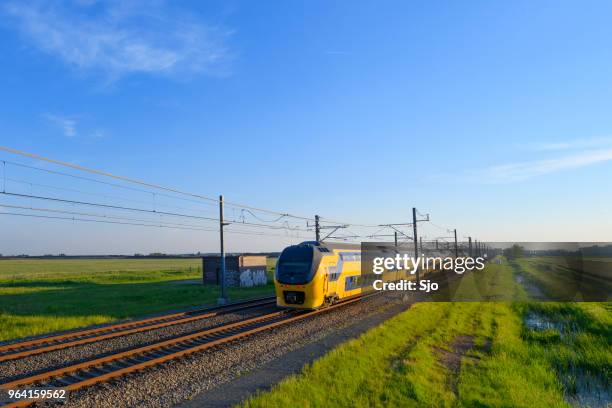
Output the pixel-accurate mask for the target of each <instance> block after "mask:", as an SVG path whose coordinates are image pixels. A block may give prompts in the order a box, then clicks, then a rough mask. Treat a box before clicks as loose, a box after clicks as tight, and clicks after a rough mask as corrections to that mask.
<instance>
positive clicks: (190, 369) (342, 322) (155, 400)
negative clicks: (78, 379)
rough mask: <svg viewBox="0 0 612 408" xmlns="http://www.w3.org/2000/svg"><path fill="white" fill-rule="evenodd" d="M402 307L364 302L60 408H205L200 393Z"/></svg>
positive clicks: (99, 389) (383, 298)
mask: <svg viewBox="0 0 612 408" xmlns="http://www.w3.org/2000/svg"><path fill="white" fill-rule="evenodd" d="M407 307H408V303H407V302H405V301H402V300H401V298H400V297H398V296H396V295H393V294H384V295H379V296H375V297H372V298H368V299H365V300H362V301H360V302H357V303H355V304H352V305H347V306H344V307H340V308H338V309H335V310H330V311H329V312H326V313H322V314H319V315H316V316H314V317H312V318H307V319H305V320H301V321H298V322H294V323H291V324H288V325H287V326H281V327H278V328H276V329H273V330H271V331H265V332H262V333H259V334H256V335H253V336H250V337H247V338H244V339H241V340H239V341H236V342H232V343H229V344H226V345H221V346H218V347H215V348H213V349H210V350H207V351H203V352H198V353H195V354H192V355H188V356H186V357H183V358H180V359H177V360H172V361H169V362H167V363H165V364H162V365H160V366H156V367H152V368H149V369H146V370H143V371H142V372H138V373H133V374H129V375H127V376H125V377H121V378H119V379H116V380H113V381H111V382H109V383H105V384H101V385H97V386H92V387H89V388H87V389H84V390H80V391H76V392H74V393H72V394H71V395H70V398H69V400H68V402H67V403H66V405H65V406H67V407H91V406H97V407H128V406H129V407H132V406H138V407H168V406H174V405H178V404H181V403H183V404H185V403H187V402H188V401H190V400H193V399H195V400H196V401H198V404H197V405H196V406H202V405H206V404H205V403H204V402H205V401H206V398H205V395H206V394H205V393H206V392H208V391H211V390H214V389H215V388H216V387H219V386H221V385H223V384H228V383H230V382H231V381H232V380H235V379H236V378H238V377H241V376H245V375H247V374H248V373H249V372H254V371H255V370H257V369H259V368H260V367H262V366H264V365H265V364H266V363H269V362H272V361H274V360H279V361H281V359H287V358H291V352H292V351H294V350H297V349H300V348H302V347H304V346H306V345H308V344H311V343H313V342H316V341H318V340H321V339H323V338H325V337H328V336H330V335H333V333H342V331H343V330H344V329H345V328H347V327H348V326H350V325H353V324H356V323H358V322H359V321H362V320H363V319H366V318H367V317H368V316H371V315H374V314H378V313H384V311H386V310H389V309H390V308H395V309H396V312H399V311H401V310H405V309H406V308H407ZM296 364H297V365H296ZM293 365H294V366H295V367H297V366H301V365H300V361H297V362H296V361H294V362H293ZM203 395H204V397H203ZM228 397H231V396H228ZM235 397H236V396H234V398H235ZM230 399H231V398H230ZM234 402H235V401H234ZM228 403H229V404H231V402H229V401H228ZM224 405H227V404H224V402H223V401H221V402H220V401H219V399H218V398H217V402H216V404H215V406H224Z"/></svg>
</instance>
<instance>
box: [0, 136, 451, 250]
mask: <svg viewBox="0 0 612 408" xmlns="http://www.w3.org/2000/svg"><path fill="white" fill-rule="evenodd" d="M0 151H4V152H7V153H10V154H14V155H19V156H22V157H26V158H28V159H33V160H37V161H40V162H46V163H51V164H53V165H56V166H60V167H64V168H68V169H72V170H76V171H77V172H83V173H89V174H91V175H94V176H100V177H106V178H109V179H112V180H116V182H112V181H108V180H102V179H98V178H97V177H95V178H94V177H86V176H84V175H80V174H75V173H73V172H71V171H68V172H64V171H58V170H55V169H47V168H41V167H37V166H32V165H29V164H23V163H16V162H12V161H6V160H3V161H2V165H3V186H2V191H1V192H0V193H1V194H4V195H6V196H12V197H15V198H22V199H29V200H30V207H31V208H33V207H34V206H33V204H32V201H33V200H47V201H54V202H57V203H64V204H69V205H73V206H93V207H98V208H105V209H109V210H117V211H134V212H141V213H147V214H152V215H156V216H167V217H183V218H189V219H192V220H199V221H203V222H219V219H218V218H217V217H214V216H211V217H206V216H200V215H195V214H191V213H183V212H172V211H160V210H159V209H158V207H164V208H175V209H180V210H182V211H185V212H205V211H204V210H201V209H196V208H185V207H179V206H171V205H167V204H165V203H163V201H162V202H159V200H158V197H167V198H170V199H176V200H184V201H188V202H193V203H196V204H206V205H208V206H216V205H218V204H219V199H218V198H215V197H209V196H206V195H201V194H195V193H191V192H187V191H183V190H181V189H179V188H174V187H168V186H163V185H158V184H154V183H150V182H146V181H142V180H138V179H135V178H131V177H125V176H121V175H116V174H113V173H110V172H107V171H102V170H96V169H93V168H88V167H85V166H81V165H76V164H72V163H67V162H63V161H60V160H55V159H51V158H47V157H43V156H40V155H37V154H33V153H28V152H24V151H20V150H16V149H12V148H8V147H3V146H0ZM7 165H9V166H19V167H22V168H24V169H30V170H35V171H42V172H46V173H48V174H53V175H60V176H65V177H71V178H75V179H79V180H84V181H88V182H95V183H100V184H102V185H107V186H110V187H116V188H122V189H128V190H131V191H135V192H139V193H145V194H147V195H151V196H152V201H153V202H152V203H149V202H145V201H140V200H134V199H131V198H125V197H117V196H114V195H108V194H100V193H92V192H86V191H81V190H78V189H74V188H71V189H68V188H65V187H58V186H50V185H45V184H40V183H32V182H28V181H24V180H17V179H14V178H12V177H11V178H9V179H8V181H14V182H22V183H25V184H27V185H29V186H30V194H24V193H22V192H12V191H7V185H6V184H7V176H6V174H7V170H6V167H7ZM34 186H40V187H46V188H54V189H59V190H65V191H72V192H74V193H79V194H90V195H97V196H100V197H104V199H105V200H109V201H110V200H123V201H126V202H133V203H137V202H138V203H141V204H145V205H151V206H152V207H153V209H146V208H138V207H136V206H126V205H114V204H115V203H110V202H109V203H102V202H94V201H86V200H71V199H68V198H66V197H63V198H60V197H53V196H47V195H40V194H35V193H34V188H33V187H34ZM98 201H100V200H98ZM223 205H224V206H226V207H229V208H232V209H240V210H241V211H240V216H239V219H236V218H235V212H234V219H230V220H225V221H227V222H228V223H230V224H232V225H243V226H244V227H248V228H267V229H273V230H283V231H285V234H291V233H296V234H297V235H298V236H299V232H310V231H312V230H311V229H308V228H301V227H299V226H297V225H292V224H291V223H290V222H289V221H290V220H291V219H293V220H305V221H311V220H313V216H310V217H306V216H301V215H295V214H292V213H289V212H286V211H275V210H271V209H267V208H260V207H255V206H251V205H246V204H242V203H238V202H232V201H225V200H224V201H223ZM261 213H264V214H270V215H274V216H275V217H272V218H268V217H262V216H261V215H259V214H261ZM418 213H419V215H423V214H421V212H418ZM246 214H248V216H249V217H252V218H254V219H255V220H257V221H259V222H251V221H248V220H247V217H245V215H246ZM75 215H76V214H75ZM107 218H109V219H110V218H111V217H110V216H108V217H107ZM123 218H126V217H123ZM319 220H320V222H321V223H324V224H339V225H342V228H347V227H353V228H357V229H376V232H375V233H374V234H372V233H369V234H367V233H364V234H362V235H360V234H356V233H354V232H352V231H350V232H351V234H354V235H339V236H338V238H342V239H353V238H355V237H362V236H363V237H367V236H375V235H378V234H379V232H380V231H381V226H383V225H382V224H362V223H354V222H341V221H336V220H334V219H331V218H327V217H319ZM281 221H282V224H279V223H280V222H281ZM165 222H166V223H167V224H170V223H168V222H167V221H165ZM174 225H179V224H178V223H174ZM307 226H308V223H307ZM328 227H335V226H333V225H331V226H328ZM435 227H437V228H440V229H442V228H443V227H439V226H437V225H435ZM347 232H348V231H347ZM360 232H361V231H360ZM399 232H400V234H401V235H404V236H406V237H407V238H410V237H408V235H406V234H405V233H403V232H402V231H399Z"/></svg>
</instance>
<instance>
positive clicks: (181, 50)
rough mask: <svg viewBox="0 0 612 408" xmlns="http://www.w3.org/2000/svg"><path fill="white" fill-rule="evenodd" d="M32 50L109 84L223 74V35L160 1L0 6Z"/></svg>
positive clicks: (224, 35) (44, 2)
mask: <svg viewBox="0 0 612 408" xmlns="http://www.w3.org/2000/svg"><path fill="white" fill-rule="evenodd" d="M1 8H2V9H3V11H4V13H5V14H6V15H8V16H10V17H12V19H11V21H12V22H13V23H14V25H15V27H16V28H17V29H18V30H19V31H20V32H21V33H22V35H23V36H24V37H25V39H27V40H28V42H29V43H30V44H32V45H34V46H35V47H36V48H38V49H40V50H42V51H44V52H46V53H48V54H50V55H53V56H56V57H58V58H60V59H61V60H63V61H64V62H65V63H67V64H69V65H71V66H73V67H75V68H76V69H79V70H83V71H97V72H101V73H103V74H104V75H105V76H106V77H107V78H108V79H109V80H111V81H112V80H115V79H117V78H120V77H122V76H124V75H127V74H131V73H149V74H163V75H181V74H185V73H209V74H223V71H224V68H225V67H224V64H225V63H227V60H228V57H229V53H228V51H227V48H226V46H225V39H226V37H227V36H228V33H227V32H225V31H223V30H221V29H219V28H216V27H212V26H208V25H206V24H203V23H201V22H198V21H196V20H195V19H194V18H193V17H192V16H190V15H187V14H185V13H182V12H180V11H178V10H176V9H175V8H173V4H172V3H165V2H163V1H157V2H144V3H143V2H139V1H109V2H104V3H99V2H95V1H80V2H72V3H59V2H54V1H42V0H41V1H31V2H30V1H28V2H22V1H11V2H7V3H4V5H3V6H1Z"/></svg>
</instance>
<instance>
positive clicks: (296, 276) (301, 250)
mask: <svg viewBox="0 0 612 408" xmlns="http://www.w3.org/2000/svg"><path fill="white" fill-rule="evenodd" d="M312 258H313V250H312V247H309V246H290V247H288V248H285V250H284V251H283V252H282V253H281V255H280V257H279V258H278V266H277V268H276V279H277V280H278V281H279V282H282V283H288V284H304V283H307V282H309V281H310V279H312V276H310V275H311V271H312Z"/></svg>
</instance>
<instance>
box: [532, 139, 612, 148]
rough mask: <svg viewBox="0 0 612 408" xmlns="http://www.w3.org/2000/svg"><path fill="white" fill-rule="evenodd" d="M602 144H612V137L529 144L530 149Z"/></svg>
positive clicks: (582, 146) (585, 146)
mask: <svg viewBox="0 0 612 408" xmlns="http://www.w3.org/2000/svg"><path fill="white" fill-rule="evenodd" d="M601 146H612V138H610V137H598V138H592V139H573V140H565V141H562V142H542V143H532V144H529V145H527V148H529V149H530V150H570V149H586V148H594V147H601Z"/></svg>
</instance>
